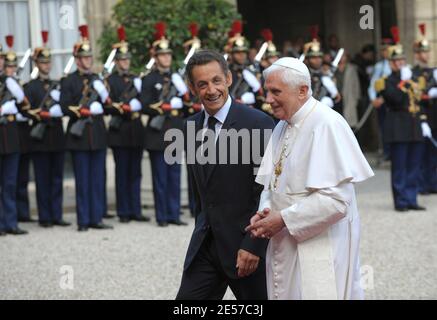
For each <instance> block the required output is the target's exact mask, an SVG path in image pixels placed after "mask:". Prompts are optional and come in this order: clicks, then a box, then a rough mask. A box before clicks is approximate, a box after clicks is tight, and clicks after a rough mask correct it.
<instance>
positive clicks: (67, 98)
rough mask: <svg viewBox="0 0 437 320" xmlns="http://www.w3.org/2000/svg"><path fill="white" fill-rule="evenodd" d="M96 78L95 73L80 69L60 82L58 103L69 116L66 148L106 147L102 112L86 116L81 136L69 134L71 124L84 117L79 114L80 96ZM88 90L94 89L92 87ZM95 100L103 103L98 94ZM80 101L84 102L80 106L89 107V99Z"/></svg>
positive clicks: (74, 149) (75, 149) (83, 149)
mask: <svg viewBox="0 0 437 320" xmlns="http://www.w3.org/2000/svg"><path fill="white" fill-rule="evenodd" d="M96 79H99V78H98V75H97V74H94V73H90V74H82V73H81V72H80V71H76V72H73V73H72V74H70V75H69V76H67V77H66V78H65V79H63V81H62V82H61V99H60V100H61V101H60V105H61V107H62V112H63V113H64V115H68V116H69V117H70V120H69V122H68V126H67V133H66V138H67V142H66V148H67V149H68V150H73V151H91V150H101V149H105V148H106V147H107V132H106V127H105V123H104V121H103V114H102V115H96V116H90V117H88V118H87V119H88V122H87V123H86V126H85V130H84V132H83V135H82V136H81V137H76V136H74V135H72V134H71V126H72V125H73V124H74V123H75V122H76V121H78V120H79V119H84V117H81V116H80V114H79V112H78V109H79V107H80V104H81V99H82V97H83V96H84V95H86V93H87V92H86V91H87V90H86V89H87V87H88V88H90V87H91V88H92V83H93V81H94V80H96ZM89 90H91V91H94V90H93V89H89ZM95 94H96V93H95V92H92V95H93V96H95ZM96 101H99V102H100V103H102V104H103V103H104V102H103V101H101V100H100V97H98V95H97V98H96ZM82 102H85V104H84V105H83V106H82V107H86V108H89V107H90V104H91V103H89V101H88V102H86V101H82Z"/></svg>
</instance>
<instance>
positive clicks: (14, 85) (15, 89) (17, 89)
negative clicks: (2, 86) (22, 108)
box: [6, 77, 24, 103]
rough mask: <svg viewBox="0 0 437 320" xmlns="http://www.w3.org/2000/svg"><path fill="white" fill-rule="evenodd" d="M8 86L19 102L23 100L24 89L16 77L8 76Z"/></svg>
mask: <svg viewBox="0 0 437 320" xmlns="http://www.w3.org/2000/svg"><path fill="white" fill-rule="evenodd" d="M6 87H7V88H8V90H9V91H10V92H11V93H12V95H13V96H14V97H15V100H17V102H18V103H21V102H23V100H24V91H23V89H22V88H21V86H20V85H19V84H18V82H17V81H16V80H15V79H14V78H11V77H8V78H7V79H6Z"/></svg>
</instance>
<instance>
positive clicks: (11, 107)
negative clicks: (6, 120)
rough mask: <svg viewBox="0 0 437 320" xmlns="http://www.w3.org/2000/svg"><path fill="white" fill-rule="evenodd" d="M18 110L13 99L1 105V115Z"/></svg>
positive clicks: (14, 112)
mask: <svg viewBox="0 0 437 320" xmlns="http://www.w3.org/2000/svg"><path fill="white" fill-rule="evenodd" d="M17 112H18V109H17V106H16V105H15V100H9V101H7V102H5V103H4V104H3V105H2V108H1V115H2V116H4V115H8V114H16V113H17Z"/></svg>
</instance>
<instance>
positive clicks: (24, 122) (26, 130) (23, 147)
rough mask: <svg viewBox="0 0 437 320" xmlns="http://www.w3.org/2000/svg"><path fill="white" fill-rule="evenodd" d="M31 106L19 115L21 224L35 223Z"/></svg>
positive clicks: (19, 213)
mask: <svg viewBox="0 0 437 320" xmlns="http://www.w3.org/2000/svg"><path fill="white" fill-rule="evenodd" d="M29 107H30V105H23V107H22V112H18V113H17V125H18V135H19V140H20V160H19V163H18V175H17V214H18V221H20V222H34V220H33V219H32V218H31V217H30V207H29V192H28V189H27V186H28V184H29V170H30V161H31V159H32V145H31V141H30V130H31V125H30V118H29V117H28V116H25V114H27V113H26V110H27V109H28V108H29Z"/></svg>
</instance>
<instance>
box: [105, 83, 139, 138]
mask: <svg viewBox="0 0 437 320" xmlns="http://www.w3.org/2000/svg"><path fill="white" fill-rule="evenodd" d="M137 95H138V91H137V89H136V88H135V85H134V79H133V78H132V77H131V78H130V79H129V83H128V85H127V86H126V88H125V89H124V90H123V92H122V93H121V101H120V102H119V103H114V106H115V107H116V108H117V109H118V110H119V111H120V112H123V111H122V109H121V106H123V105H124V104H129V102H130V101H131V100H132V99H134V98H135V97H136V96H137ZM122 123H123V119H122V118H121V117H119V116H113V117H112V118H111V121H110V122H109V128H110V129H112V130H115V131H118V130H120V128H121V124H122Z"/></svg>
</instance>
